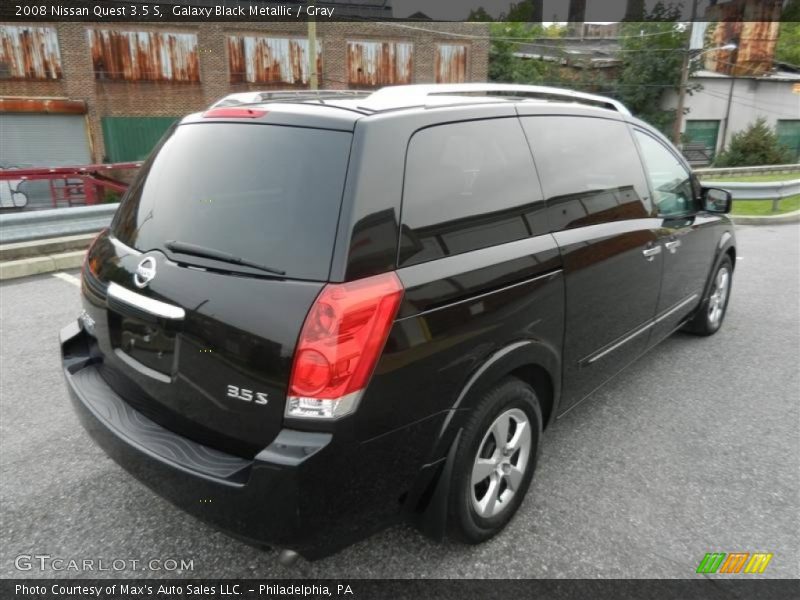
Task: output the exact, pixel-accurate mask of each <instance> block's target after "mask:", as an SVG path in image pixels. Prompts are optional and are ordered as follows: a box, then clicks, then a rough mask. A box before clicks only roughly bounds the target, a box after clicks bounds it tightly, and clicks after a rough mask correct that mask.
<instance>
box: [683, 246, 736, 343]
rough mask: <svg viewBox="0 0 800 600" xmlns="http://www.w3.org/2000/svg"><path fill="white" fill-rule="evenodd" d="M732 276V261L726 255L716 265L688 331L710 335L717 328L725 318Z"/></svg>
mask: <svg viewBox="0 0 800 600" xmlns="http://www.w3.org/2000/svg"><path fill="white" fill-rule="evenodd" d="M732 278H733V263H732V262H731V259H730V257H729V256H726V257H725V258H723V259H722V261H721V262H720V264H719V266H718V267H717V272H716V273H715V274H714V279H713V280H712V281H711V287H710V289H709V290H708V295H707V296H706V298H705V299H704V300H703V303H702V304H701V305H700V310H699V311H698V312H697V314H696V315H695V317H694V318H693V319H692V321H691V322H690V323H689V325H688V326H687V330H688V331H691V332H692V333H696V334H698V335H712V334H714V333H716V332H717V331H718V330H719V328H720V327H721V326H722V321H723V319H724V318H725V311H726V310H727V309H728V300H729V299H730V296H731V282H732Z"/></svg>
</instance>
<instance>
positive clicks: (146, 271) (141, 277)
mask: <svg viewBox="0 0 800 600" xmlns="http://www.w3.org/2000/svg"><path fill="white" fill-rule="evenodd" d="M155 276H156V259H155V258H153V257H152V256H148V257H147V258H145V259H144V260H143V261H142V262H140V263H139V266H138V267H136V273H134V275H133V283H135V284H136V287H138V288H143V287H145V286H146V285H147V284H148V283H150V282H151V281H153V279H154V278H155Z"/></svg>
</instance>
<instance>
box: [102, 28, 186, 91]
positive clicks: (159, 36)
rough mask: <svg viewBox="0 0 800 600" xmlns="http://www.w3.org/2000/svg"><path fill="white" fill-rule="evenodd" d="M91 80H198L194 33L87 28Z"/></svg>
mask: <svg viewBox="0 0 800 600" xmlns="http://www.w3.org/2000/svg"><path fill="white" fill-rule="evenodd" d="M88 35H89V47H90V48H91V52H92V66H93V68H94V77H95V79H100V80H114V81H173V82H189V83H194V82H198V81H200V59H199V56H198V51H197V35H195V34H194V33H171V32H159V31H116V30H111V29H89V30H88Z"/></svg>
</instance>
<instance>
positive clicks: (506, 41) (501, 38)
mask: <svg viewBox="0 0 800 600" xmlns="http://www.w3.org/2000/svg"><path fill="white" fill-rule="evenodd" d="M490 35H491V38H492V42H491V48H490V49H489V79H490V80H491V81H498V82H503V83H541V82H547V81H551V80H552V78H553V77H554V76H555V75H554V74H555V72H556V71H557V69H558V65H557V64H555V63H552V62H546V61H544V60H534V59H527V58H519V57H517V56H514V53H515V52H517V50H518V49H519V46H520V44H522V43H525V42H526V41H532V40H535V39H537V38H541V37H545V36H557V35H560V33H559V30H558V29H553V28H547V29H544V28H543V27H542V26H541V25H532V24H530V23H512V22H502V23H493V24H492V25H490Z"/></svg>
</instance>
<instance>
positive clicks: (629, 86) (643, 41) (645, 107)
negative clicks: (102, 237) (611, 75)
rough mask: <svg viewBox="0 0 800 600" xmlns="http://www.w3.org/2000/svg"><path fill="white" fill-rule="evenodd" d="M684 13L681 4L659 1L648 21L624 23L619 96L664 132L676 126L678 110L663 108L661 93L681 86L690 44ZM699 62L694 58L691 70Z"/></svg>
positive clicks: (616, 94)
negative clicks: (685, 52)
mask: <svg viewBox="0 0 800 600" xmlns="http://www.w3.org/2000/svg"><path fill="white" fill-rule="evenodd" d="M680 16H681V14H680V7H679V6H674V5H671V6H669V7H667V6H665V5H664V4H662V3H661V2H658V3H657V4H656V5H655V6H654V7H653V8H652V10H650V11H648V13H647V15H646V16H645V19H647V20H646V21H643V22H640V23H625V24H624V25H623V26H622V34H621V35H622V43H621V50H622V52H621V53H620V55H621V57H622V61H623V64H622V71H621V73H620V76H619V79H618V81H617V86H616V90H615V96H616V97H617V98H619V99H620V100H621V101H622V102H623V103H625V104H626V105H627V106H628V108H630V110H631V112H633V113H634V114H635V115H636V116H638V117H639V118H641V119H643V120H645V121H647V122H649V123H651V124H652V125H654V126H656V127H658V128H659V129H661V131H664V132H668V131H669V129H670V127H671V126H672V123H673V122H674V119H675V110H674V109H671V110H663V109H662V108H661V97H662V95H663V94H664V92H665V91H666V90H668V89H670V88H672V89H674V90H676V91H677V90H679V89H680V80H681V65H682V62H683V57H684V51H685V50H684V49H685V48H687V45H688V36H689V33H688V30H686V29H685V28H682V27H680V26H679V25H678V23H677V21H678V19H679V18H680ZM696 62H697V61H690V72H691V70H695V69H696V68H697V64H696ZM695 89H696V88H695ZM688 92H689V93H691V89H689V90H688Z"/></svg>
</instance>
